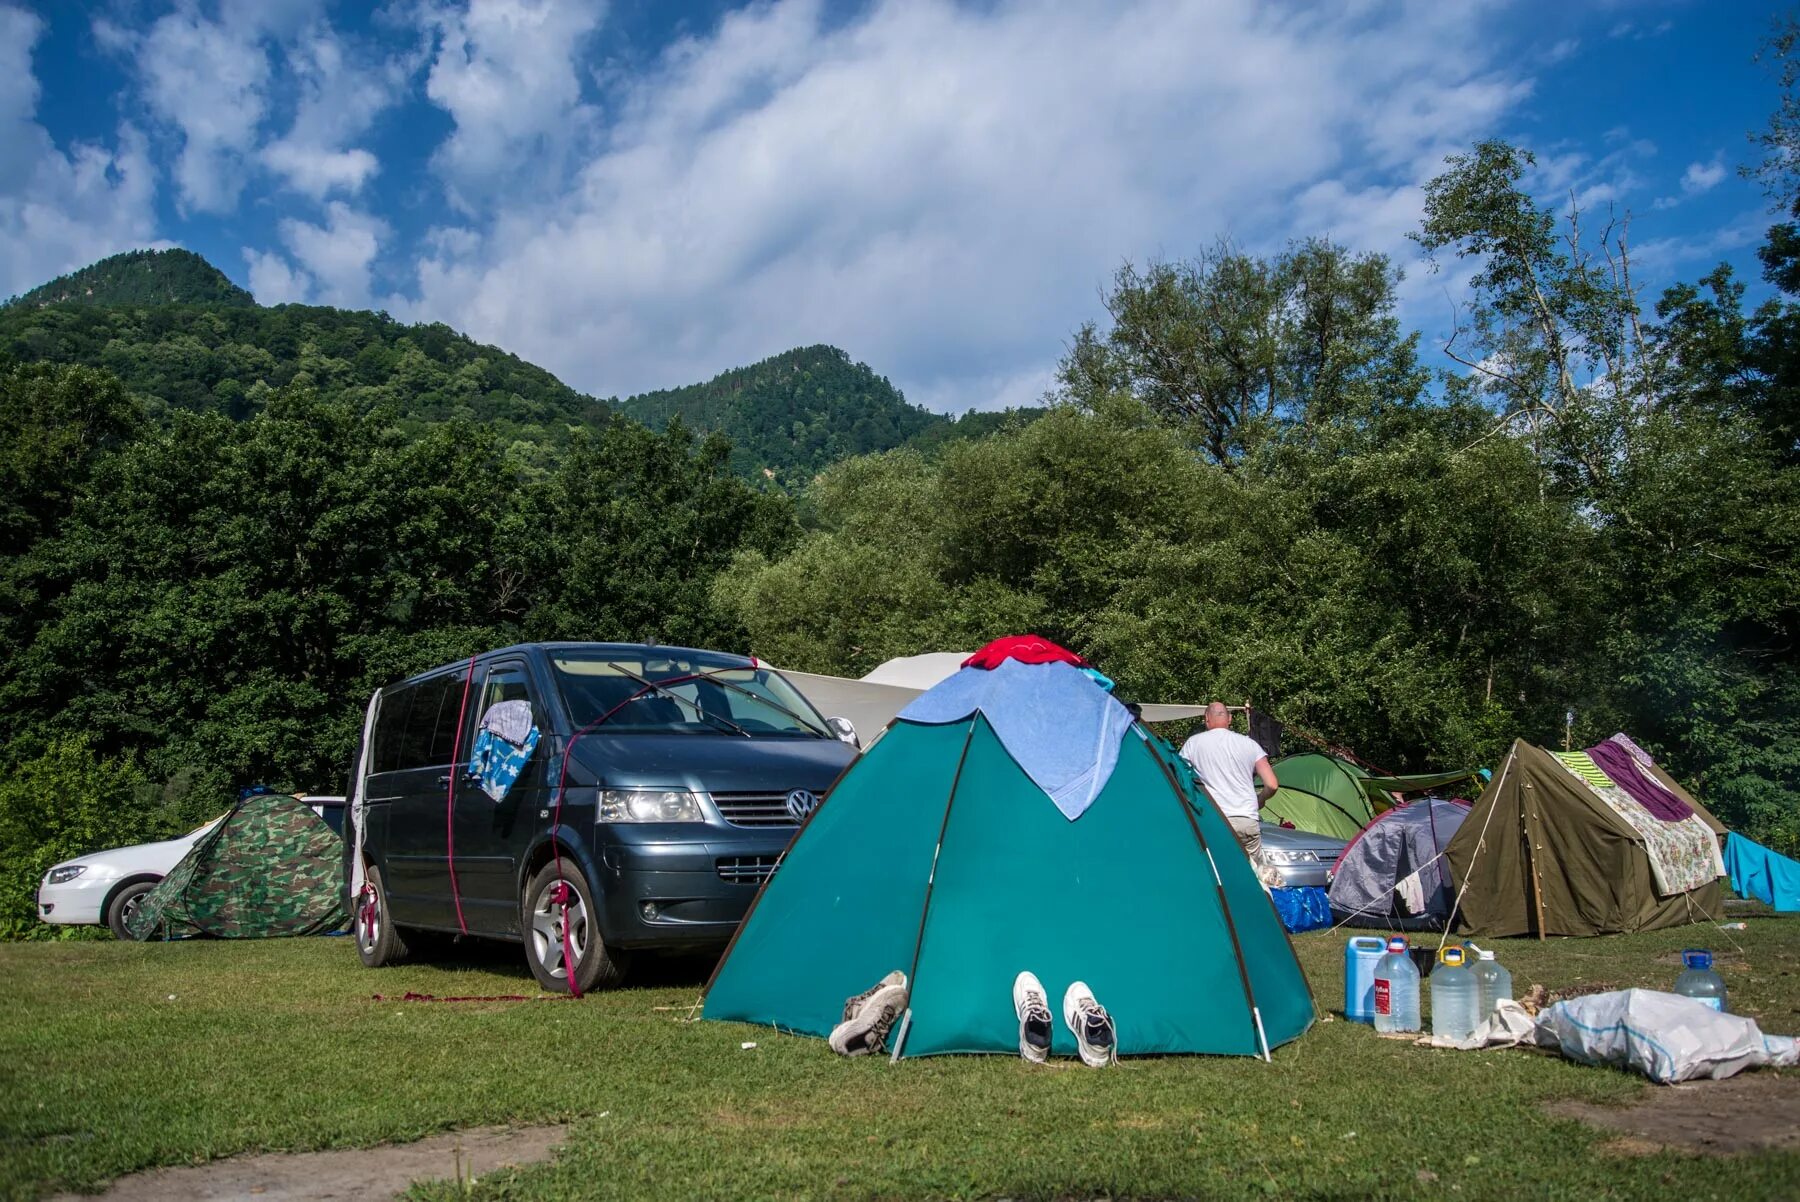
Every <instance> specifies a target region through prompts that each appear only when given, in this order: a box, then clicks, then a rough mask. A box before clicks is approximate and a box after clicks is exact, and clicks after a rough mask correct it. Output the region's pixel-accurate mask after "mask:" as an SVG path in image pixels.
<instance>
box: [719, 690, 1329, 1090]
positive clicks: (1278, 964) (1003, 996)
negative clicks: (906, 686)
mask: <svg viewBox="0 0 1800 1202" xmlns="http://www.w3.org/2000/svg"><path fill="white" fill-rule="evenodd" d="M1008 675H1011V676H1012V677H1013V678H1014V683H1015V684H1017V685H1018V687H1016V688H1011V689H1009V688H1008V687H1006V686H1007V683H1008V682H1007V680H1006V679H1004V677H1006V676H1008ZM987 676H992V677H994V678H995V679H994V680H993V681H991V682H990V681H987V680H983V679H981V678H982V677H987ZM959 689H960V690H964V691H965V692H967V691H969V690H974V691H976V692H979V693H980V694H981V696H980V698H979V699H978V700H976V701H972V702H968V703H967V704H965V703H963V702H961V701H959V700H958V699H957V698H956V697H954V696H950V694H953V693H955V692H956V691H957V690H959ZM946 697H947V698H948V701H944V700H943V699H944V698H946ZM940 702H942V703H941V704H940ZM934 707H935V708H934ZM1083 707H1086V708H1085V709H1084V708H1083ZM1090 718H1091V719H1092V720H1090ZM1071 749H1079V751H1077V752H1076V753H1075V754H1077V755H1082V754H1090V753H1094V754H1096V758H1097V761H1103V762H1100V765H1099V766H1100V768H1101V769H1102V770H1100V771H1097V772H1094V773H1091V774H1090V775H1088V776H1085V777H1082V778H1080V780H1081V782H1084V787H1085V788H1086V789H1087V790H1088V792H1087V793H1084V794H1082V796H1080V797H1077V798H1075V799H1074V800H1071V799H1070V798H1069V797H1068V796H1066V795H1065V791H1063V790H1060V789H1059V790H1058V791H1056V792H1052V791H1051V788H1050V787H1049V786H1047V785H1045V784H1043V783H1042V772H1041V770H1040V769H1039V768H1037V767H1036V766H1035V765H1034V759H1036V758H1041V757H1042V756H1045V755H1059V754H1060V755H1066V754H1068V753H1070V752H1071ZM1034 772H1037V773H1038V775H1035V776H1034V775H1033V773H1034ZM1090 794H1091V796H1090ZM1084 801H1085V806H1084V807H1083V805H1082V803H1083V802H1084ZM1071 811H1073V813H1071ZM895 969H898V970H900V971H902V972H905V973H907V975H908V978H909V980H910V982H911V995H910V998H909V1001H908V1005H909V1009H908V1010H907V1012H906V1014H905V1015H904V1016H903V1017H902V1019H901V1020H900V1022H899V1024H898V1026H897V1027H896V1029H895V1033H894V1034H893V1035H892V1036H891V1038H890V1043H891V1044H892V1045H893V1047H894V1055H895V1056H896V1058H898V1057H902V1056H904V1057H913V1056H923V1055H932V1054H937V1053H953V1052H1003V1053H1013V1054H1016V1053H1017V1050H1018V1039H1019V1035H1018V1021H1017V1018H1016V1016H1015V1014H1014V1012H1013V1003H1012V985H1013V980H1014V978H1015V977H1016V976H1017V975H1018V973H1020V972H1021V971H1026V970H1028V971H1031V972H1033V973H1036V974H1037V976H1038V977H1039V978H1040V979H1041V980H1042V981H1043V983H1044V985H1045V987H1046V989H1047V990H1049V992H1050V993H1051V994H1052V995H1053V996H1052V999H1051V1000H1052V1002H1053V1004H1054V1003H1055V1002H1056V1001H1057V1000H1058V999H1060V998H1061V996H1062V992H1063V990H1064V989H1065V988H1066V987H1067V985H1068V984H1069V983H1071V982H1073V981H1075V980H1081V981H1085V982H1086V983H1087V984H1088V985H1089V986H1090V987H1091V988H1092V990H1093V992H1094V995H1095V996H1096V997H1097V998H1098V999H1099V1001H1100V1003H1101V1004H1102V1005H1104V1006H1105V1007H1106V1008H1107V1010H1108V1011H1109V1012H1110V1013H1111V1014H1112V1016H1113V1019H1114V1021H1115V1023H1116V1025H1117V1033H1118V1045H1117V1046H1118V1050H1119V1052H1120V1053H1121V1054H1123V1055H1132V1054H1156V1053H1176V1052H1199V1053H1218V1054H1238V1055H1261V1056H1267V1054H1268V1050H1269V1049H1270V1048H1273V1047H1277V1046H1279V1045H1281V1044H1283V1043H1286V1042H1287V1041H1289V1040H1292V1039H1294V1038H1297V1037H1298V1036H1299V1035H1300V1034H1301V1033H1302V1032H1304V1031H1305V1030H1306V1029H1307V1027H1308V1026H1310V1025H1311V1023H1312V1020H1313V1003H1312V998H1311V995H1310V993H1309V992H1308V990H1307V986H1306V981H1305V978H1304V977H1303V976H1302V975H1301V972H1300V967H1299V964H1298V962H1297V960H1296V959H1295V956H1294V952H1293V948H1292V945H1291V944H1289V942H1288V937H1287V934H1286V932H1285V931H1284V930H1283V928H1282V926H1281V922H1280V919H1279V918H1278V917H1277V916H1276V913H1275V909H1274V907H1273V906H1272V905H1271V903H1270V901H1269V897H1268V895H1267V894H1266V893H1264V892H1263V890H1262V889H1261V887H1260V886H1259V885H1258V883H1257V880H1256V877H1255V875H1254V874H1253V872H1252V871H1251V868H1250V864H1249V862H1248V860H1247V859H1246V858H1245V856H1244V854H1243V852H1242V850H1241V849H1240V848H1239V845H1238V843H1237V841H1236V839H1235V838H1234V837H1233V835H1232V832H1231V827H1230V825H1229V824H1228V823H1227V822H1226V821H1225V819H1224V818H1223V817H1222V816H1221V815H1220V813H1219V811H1218V808H1217V807H1216V806H1214V805H1213V804H1212V802H1211V801H1209V800H1208V799H1207V798H1206V796H1205V794H1204V793H1202V792H1201V791H1200V790H1199V789H1198V787H1197V785H1196V784H1195V781H1194V778H1193V776H1192V773H1191V772H1190V771H1189V769H1188V767H1187V765H1186V764H1185V763H1183V762H1182V761H1181V759H1180V758H1179V757H1178V756H1176V755H1175V754H1174V752H1173V751H1172V750H1171V749H1170V748H1169V747H1168V745H1167V744H1166V743H1164V742H1163V741H1162V740H1161V739H1159V738H1157V737H1156V736H1155V735H1154V734H1152V733H1151V732H1150V731H1149V730H1148V729H1147V728H1146V727H1144V726H1143V725H1142V724H1141V723H1139V722H1136V721H1133V720H1132V718H1131V716H1130V714H1129V713H1128V712H1126V711H1125V709H1124V707H1123V706H1121V705H1119V703H1118V702H1117V701H1115V700H1113V699H1112V697H1111V696H1110V695H1109V694H1107V693H1106V692H1105V690H1104V689H1102V688H1101V686H1100V685H1098V684H1095V683H1094V682H1093V681H1092V680H1091V679H1090V678H1088V677H1087V676H1085V675H1083V674H1082V673H1081V672H1079V671H1078V670H1077V669H1074V668H1072V667H1070V666H1069V665H1067V664H1062V663H1049V664H1036V665H1021V664H1017V663H1012V662H1008V663H1006V664H1002V665H1001V666H1000V667H997V668H995V669H994V670H993V671H992V672H991V673H989V672H984V671H983V670H982V669H979V668H968V669H964V670H963V671H962V672H960V673H958V674H957V676H954V677H951V678H950V679H949V680H947V681H945V682H944V683H942V684H940V685H938V686H936V687H935V688H934V689H932V690H930V691H929V692H927V693H925V694H924V695H922V696H921V697H920V698H919V699H918V700H917V701H915V702H914V703H913V704H912V705H909V706H908V707H907V708H906V709H905V710H903V711H901V713H900V715H899V717H898V718H896V719H895V721H894V722H893V723H892V725H890V726H889V727H888V728H887V730H886V731H885V732H884V733H883V734H882V735H881V737H880V738H879V739H878V740H876V741H875V742H874V744H873V745H872V746H870V748H869V749H868V750H867V751H865V752H864V753H863V755H862V756H861V757H860V758H859V759H858V760H857V761H856V762H855V763H853V764H852V765H851V766H850V768H849V769H848V770H847V771H846V773H845V775H844V776H843V777H842V778H841V779H840V780H839V781H838V782H837V784H836V785H835V786H834V787H833V788H832V789H831V791H830V793H829V795H828V796H827V798H826V800H825V801H824V803H823V804H822V805H820V806H819V808H818V809H817V810H816V811H814V812H813V814H812V815H810V816H809V818H808V820H807V822H806V825H805V826H804V827H803V828H802V829H801V830H800V832H799V834H798V835H797V836H796V837H795V840H794V842H793V844H792V845H791V846H790V848H789V849H788V851H787V853H786V856H785V857H784V858H783V860H782V861H781V863H780V865H779V867H778V868H777V870H776V871H775V873H774V874H773V875H772V876H771V877H770V878H769V880H768V881H767V882H766V883H765V884H764V886H763V888H762V891H761V892H760V893H759V894H758V895H757V898H756V901H755V903H754V905H753V906H752V907H751V910H750V913H749V915H748V916H747V917H746V919H745V921H744V923H743V925H742V926H741V927H740V928H739V930H738V933H737V936H736V938H735V939H734V940H733V942H732V945H731V947H730V948H729V949H728V951H727V952H726V955H725V957H724V959H723V960H722V961H721V962H720V964H719V967H718V969H717V970H716V971H715V973H714V976H713V979H712V981H711V982H710V983H709V985H708V987H707V993H706V1003H705V1009H704V1017H706V1018H708V1019H728V1020H738V1021H743V1022H751V1023H762V1024H768V1025H773V1026H775V1027H777V1028H779V1029H781V1030H783V1031H790V1032H800V1033H804V1034H809V1035H819V1036H823V1035H827V1034H829V1033H830V1031H831V1029H832V1027H833V1026H834V1025H835V1024H836V1023H837V1022H838V1021H839V1020H840V1018H841V1017H842V1011H843V1006H844V1001H845V999H846V998H848V997H850V996H852V995H854V994H857V993H859V992H861V991H863V990H865V989H867V988H868V987H869V986H871V985H873V984H874V983H875V982H876V981H878V980H879V979H881V978H882V977H883V976H884V975H886V974H887V973H889V972H890V971H892V970H895ZM1054 1051H1055V1052H1056V1053H1057V1054H1059V1055H1064V1054H1072V1053H1073V1051H1074V1040H1073V1036H1072V1035H1071V1034H1070V1033H1069V1032H1068V1031H1067V1030H1066V1029H1064V1028H1063V1027H1062V1025H1061V1024H1060V1023H1059V1024H1058V1025H1057V1028H1056V1033H1055V1045H1054Z"/></svg>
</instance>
